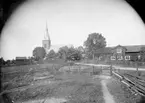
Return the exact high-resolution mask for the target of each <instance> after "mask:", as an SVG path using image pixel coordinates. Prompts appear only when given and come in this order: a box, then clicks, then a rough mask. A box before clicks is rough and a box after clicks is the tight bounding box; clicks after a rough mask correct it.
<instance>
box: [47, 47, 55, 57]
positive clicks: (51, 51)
mask: <svg viewBox="0 0 145 103" xmlns="http://www.w3.org/2000/svg"><path fill="white" fill-rule="evenodd" d="M55 57H56V53H55V51H54V50H53V49H52V50H50V51H49V53H48V55H47V58H48V59H52V58H55Z"/></svg>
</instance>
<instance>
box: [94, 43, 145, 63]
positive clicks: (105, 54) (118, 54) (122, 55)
mask: <svg viewBox="0 0 145 103" xmlns="http://www.w3.org/2000/svg"><path fill="white" fill-rule="evenodd" d="M144 47H145V45H130V46H121V45H118V46H116V47H106V48H101V49H99V50H97V52H96V54H95V55H96V57H98V59H99V60H111V61H116V60H118V61H137V60H139V59H140V58H141V51H142V48H144Z"/></svg>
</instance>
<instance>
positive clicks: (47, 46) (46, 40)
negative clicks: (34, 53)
mask: <svg viewBox="0 0 145 103" xmlns="http://www.w3.org/2000/svg"><path fill="white" fill-rule="evenodd" d="M42 47H44V49H45V51H46V53H47V54H48V52H49V49H50V47H51V40H50V36H49V33H48V27H47V24H46V30H45V34H44V40H42Z"/></svg>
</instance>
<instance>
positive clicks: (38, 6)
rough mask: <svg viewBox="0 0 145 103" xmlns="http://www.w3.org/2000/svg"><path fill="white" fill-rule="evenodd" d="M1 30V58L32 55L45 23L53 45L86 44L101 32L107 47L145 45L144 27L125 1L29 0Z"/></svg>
mask: <svg viewBox="0 0 145 103" xmlns="http://www.w3.org/2000/svg"><path fill="white" fill-rule="evenodd" d="M28 1H29V2H26V3H24V4H22V5H21V6H19V8H18V9H17V10H16V11H15V12H14V13H13V14H12V16H11V17H10V18H9V20H8V22H7V23H6V25H5V27H4V28H3V31H2V38H1V43H0V44H1V48H0V50H1V51H0V53H1V54H0V56H2V57H4V59H13V58H15V57H16V56H32V50H33V49H34V48H35V47H36V46H42V40H43V38H44V33H45V26H46V21H47V25H48V31H49V35H50V38H51V42H52V45H55V47H57V46H56V45H68V44H73V45H74V46H80V45H83V42H84V41H85V40H86V39H87V37H88V34H90V33H93V32H96V33H102V35H103V36H104V37H105V38H106V41H107V46H116V45H118V44H120V45H139V44H145V40H144V38H145V26H144V24H143V22H142V20H141V18H140V17H139V16H138V14H137V13H136V12H135V10H133V8H132V7H130V6H129V5H128V4H127V3H126V2H124V1H123V0H28Z"/></svg>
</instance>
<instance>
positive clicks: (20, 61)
mask: <svg viewBox="0 0 145 103" xmlns="http://www.w3.org/2000/svg"><path fill="white" fill-rule="evenodd" d="M28 62H29V61H28V60H27V58H26V57H16V60H15V64H16V65H26V64H28Z"/></svg>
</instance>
